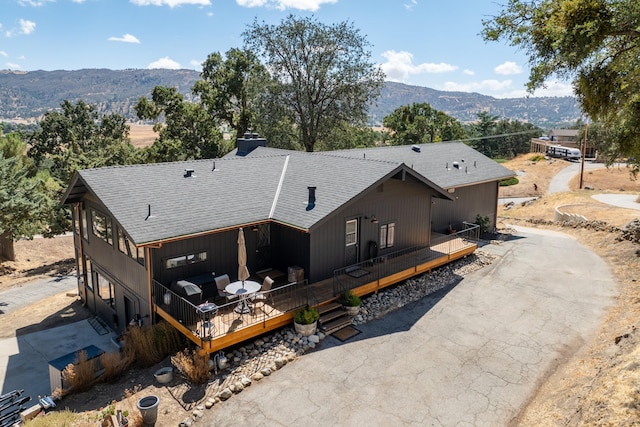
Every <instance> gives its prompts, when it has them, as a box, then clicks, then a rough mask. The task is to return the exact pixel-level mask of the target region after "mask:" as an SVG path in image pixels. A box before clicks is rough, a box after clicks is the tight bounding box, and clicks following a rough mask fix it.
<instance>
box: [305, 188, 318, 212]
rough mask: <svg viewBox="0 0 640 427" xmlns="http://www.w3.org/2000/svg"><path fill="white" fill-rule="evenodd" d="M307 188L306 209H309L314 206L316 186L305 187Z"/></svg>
mask: <svg viewBox="0 0 640 427" xmlns="http://www.w3.org/2000/svg"><path fill="white" fill-rule="evenodd" d="M307 190H309V201H308V202H307V210H308V211H310V210H311V209H313V208H315V207H316V187H307Z"/></svg>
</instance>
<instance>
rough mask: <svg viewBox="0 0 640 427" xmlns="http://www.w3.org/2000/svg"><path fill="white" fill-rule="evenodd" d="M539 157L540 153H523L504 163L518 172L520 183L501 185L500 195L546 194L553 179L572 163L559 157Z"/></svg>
mask: <svg viewBox="0 0 640 427" xmlns="http://www.w3.org/2000/svg"><path fill="white" fill-rule="evenodd" d="M539 158H540V156H539V154H534V153H529V154H521V155H519V156H517V157H516V158H514V159H513V160H509V161H508V162H506V163H504V164H503V166H504V167H506V168H507V169H510V170H512V171H513V172H515V173H516V174H517V178H518V181H519V183H518V184H516V185H510V186H508V187H500V190H499V194H500V197H533V196H540V195H543V194H546V193H547V190H548V189H549V183H550V182H551V179H552V178H553V177H554V176H555V175H556V174H557V173H558V172H560V171H561V170H562V169H564V168H566V167H567V166H569V164H570V163H568V162H566V161H564V160H559V159H549V160H545V159H544V158H543V159H541V160H538V159H539ZM534 184H535V185H534Z"/></svg>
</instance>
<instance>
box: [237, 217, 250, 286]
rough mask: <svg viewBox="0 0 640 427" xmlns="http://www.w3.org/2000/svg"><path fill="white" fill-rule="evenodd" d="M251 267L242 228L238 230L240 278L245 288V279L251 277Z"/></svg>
mask: <svg viewBox="0 0 640 427" xmlns="http://www.w3.org/2000/svg"><path fill="white" fill-rule="evenodd" d="M249 276H250V274H249V269H248V268H247V247H246V244H245V242H244V231H242V228H241V229H240V231H239V232H238V280H240V281H241V282H242V287H243V288H244V281H245V280H247V279H248V278H249Z"/></svg>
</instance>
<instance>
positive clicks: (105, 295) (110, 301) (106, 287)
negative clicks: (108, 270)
mask: <svg viewBox="0 0 640 427" xmlns="http://www.w3.org/2000/svg"><path fill="white" fill-rule="evenodd" d="M96 276H97V277H98V296H100V298H101V299H102V301H104V302H105V303H106V304H107V305H108V306H109V307H111V308H113V309H114V310H115V308H116V298H115V293H114V289H113V283H111V282H110V281H109V279H107V278H106V277H104V276H103V275H102V274H100V273H96Z"/></svg>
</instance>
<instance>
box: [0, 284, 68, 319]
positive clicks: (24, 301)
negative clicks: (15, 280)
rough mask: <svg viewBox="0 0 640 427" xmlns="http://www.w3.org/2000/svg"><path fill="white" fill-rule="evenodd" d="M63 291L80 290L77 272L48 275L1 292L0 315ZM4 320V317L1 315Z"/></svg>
mask: <svg viewBox="0 0 640 427" xmlns="http://www.w3.org/2000/svg"><path fill="white" fill-rule="evenodd" d="M62 292H78V282H77V281H76V276H75V273H74V274H72V275H67V276H60V277H48V278H46V279H41V280H35V281H33V282H29V283H26V284H24V285H22V286H18V287H15V288H11V289H8V290H6V291H3V292H0V315H2V314H4V313H9V312H11V311H13V310H16V309H18V308H20V307H24V306H27V305H29V304H33V303H36V302H38V301H40V300H42V299H43V298H46V297H49V296H52V295H56V294H59V293H62ZM0 322H2V317H0Z"/></svg>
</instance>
